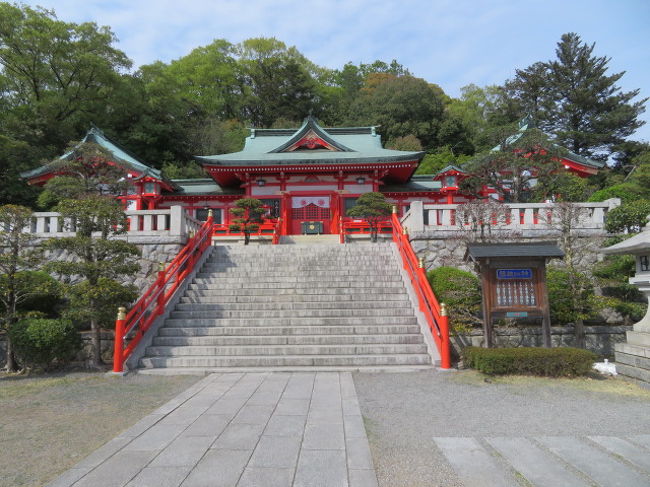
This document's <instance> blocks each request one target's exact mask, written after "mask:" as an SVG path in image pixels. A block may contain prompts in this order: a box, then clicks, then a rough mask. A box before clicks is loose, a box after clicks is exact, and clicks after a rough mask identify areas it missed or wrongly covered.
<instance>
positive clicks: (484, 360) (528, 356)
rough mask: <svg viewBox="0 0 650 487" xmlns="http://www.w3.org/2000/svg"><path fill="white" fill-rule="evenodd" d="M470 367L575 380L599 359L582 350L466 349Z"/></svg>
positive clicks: (504, 373) (480, 369) (481, 370)
mask: <svg viewBox="0 0 650 487" xmlns="http://www.w3.org/2000/svg"><path fill="white" fill-rule="evenodd" d="M462 355H463V362H464V364H465V365H466V366H467V367H470V368H472V369H476V370H478V371H480V372H483V373H485V374H490V375H506V374H519V375H539V376H544V377H575V376H581V375H586V374H587V373H589V372H590V371H591V368H592V366H593V364H594V362H595V361H596V360H597V358H598V356H597V355H596V354H595V353H593V352H590V351H588V350H583V349H579V348H569V347H560V348H535V347H519V348H480V347H465V348H464V349H463V353H462Z"/></svg>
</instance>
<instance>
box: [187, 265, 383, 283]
mask: <svg viewBox="0 0 650 487" xmlns="http://www.w3.org/2000/svg"><path fill="white" fill-rule="evenodd" d="M201 271H202V272H199V273H197V275H196V277H197V278H206V277H207V278H209V277H213V278H217V279H237V278H241V277H244V278H250V276H251V273H250V271H243V270H241V269H240V268H238V267H228V268H223V269H222V270H221V271H218V270H216V271H210V272H205V271H206V268H205V267H203V268H202V269H201ZM394 275H395V273H393V272H391V271H390V270H386V269H382V268H375V269H367V268H358V269H354V270H344V271H337V270H332V269H329V270H320V271H314V270H312V271H310V272H309V274H305V273H304V272H302V271H289V270H284V269H283V270H277V271H275V270H266V269H258V270H257V271H256V272H255V276H256V277H260V278H263V277H264V278H266V277H310V278H314V279H323V278H330V279H337V280H340V279H350V278H351V277H352V278H357V277H360V276H363V277H364V279H372V278H373V277H375V276H394Z"/></svg>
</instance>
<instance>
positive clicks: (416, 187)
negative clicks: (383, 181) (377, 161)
mask: <svg viewBox="0 0 650 487" xmlns="http://www.w3.org/2000/svg"><path fill="white" fill-rule="evenodd" d="M441 187H442V184H441V183H440V181H433V180H431V179H428V180H426V181H423V180H417V179H416V178H412V179H411V180H410V181H409V182H408V183H404V184H387V185H383V186H380V187H379V191H381V192H382V193H408V192H410V191H438V190H440V188H441Z"/></svg>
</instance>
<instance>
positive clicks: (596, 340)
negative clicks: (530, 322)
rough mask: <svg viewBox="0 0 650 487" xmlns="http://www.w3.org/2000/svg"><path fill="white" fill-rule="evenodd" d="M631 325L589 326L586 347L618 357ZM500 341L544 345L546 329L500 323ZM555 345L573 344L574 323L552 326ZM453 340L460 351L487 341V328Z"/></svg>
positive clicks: (505, 344)
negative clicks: (618, 347) (619, 345)
mask: <svg viewBox="0 0 650 487" xmlns="http://www.w3.org/2000/svg"><path fill="white" fill-rule="evenodd" d="M631 329H632V327H631V326H607V325H604V326H586V327H585V337H586V348H587V350H591V351H592V352H595V353H597V354H598V355H600V356H602V357H612V358H613V357H614V345H615V344H617V343H624V342H625V332H627V331H629V330H631ZM495 333H496V341H495V342H496V345H497V346H499V347H541V346H542V330H541V327H539V326H512V327H496V328H495ZM551 342H552V344H553V347H573V346H574V345H575V334H574V328H573V325H568V326H553V327H551ZM451 344H452V346H453V348H454V351H455V352H456V354H459V353H460V349H461V348H462V347H465V346H474V347H480V346H482V345H483V332H482V331H481V330H475V331H472V332H471V333H470V334H466V335H458V336H452V338H451Z"/></svg>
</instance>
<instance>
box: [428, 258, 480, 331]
mask: <svg viewBox="0 0 650 487" xmlns="http://www.w3.org/2000/svg"><path fill="white" fill-rule="evenodd" d="M427 278H428V280H429V283H430V284H431V289H433V292H434V293H435V295H436V296H437V298H438V301H440V302H444V303H445V304H446V305H447V308H448V310H449V316H450V324H451V326H452V329H453V331H454V332H455V333H463V332H466V331H471V328H472V327H474V326H476V325H477V324H480V323H481V318H480V315H481V300H482V296H481V285H480V283H479V280H478V278H477V277H476V276H475V275H474V274H472V273H471V272H467V271H463V270H461V269H456V268H455V267H444V266H443V267H438V268H436V269H432V270H430V271H429V272H427Z"/></svg>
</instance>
